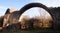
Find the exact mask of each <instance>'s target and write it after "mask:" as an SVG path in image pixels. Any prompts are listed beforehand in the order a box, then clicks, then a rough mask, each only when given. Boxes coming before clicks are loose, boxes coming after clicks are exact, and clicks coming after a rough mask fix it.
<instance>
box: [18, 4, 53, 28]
mask: <svg viewBox="0 0 60 33" xmlns="http://www.w3.org/2000/svg"><path fill="white" fill-rule="evenodd" d="M33 7H40V8H43V9H45V10H46V11H47V12H48V13H49V14H50V15H51V17H52V22H53V20H54V16H53V14H52V12H51V10H50V9H49V8H48V7H46V6H45V5H43V4H41V3H29V4H27V5H25V6H24V7H22V8H21V9H20V10H19V11H20V13H19V14H20V17H21V15H22V14H23V13H24V12H25V11H26V10H28V9H30V8H33ZM52 27H53V23H52Z"/></svg>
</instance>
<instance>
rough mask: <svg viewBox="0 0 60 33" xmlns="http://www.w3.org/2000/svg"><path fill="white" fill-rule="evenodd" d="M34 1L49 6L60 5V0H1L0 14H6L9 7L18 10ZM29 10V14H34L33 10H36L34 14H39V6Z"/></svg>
mask: <svg viewBox="0 0 60 33" xmlns="http://www.w3.org/2000/svg"><path fill="white" fill-rule="evenodd" d="M32 2H38V3H42V4H44V5H46V6H47V7H59V6H60V4H59V3H60V0H0V16H2V15H4V14H5V12H6V9H7V8H15V9H16V10H19V9H21V8H22V7H23V6H24V5H26V4H29V3H32ZM28 11H29V12H30V13H29V15H32V14H33V13H32V12H34V15H38V14H39V13H38V11H39V10H38V8H33V9H31V10H28ZM36 12H37V13H36ZM26 14H27V13H26ZM34 15H32V16H34Z"/></svg>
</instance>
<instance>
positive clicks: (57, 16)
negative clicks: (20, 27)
mask: <svg viewBox="0 0 60 33" xmlns="http://www.w3.org/2000/svg"><path fill="white" fill-rule="evenodd" d="M32 7H40V8H43V9H45V10H46V11H47V12H48V13H49V14H50V15H51V17H52V19H53V24H52V27H53V28H54V29H56V28H57V29H59V28H60V11H57V10H58V9H57V8H56V9H57V10H55V8H49V7H46V6H45V5H43V4H41V3H30V4H27V5H25V6H24V7H22V8H21V9H20V10H19V11H14V12H10V10H9V9H8V10H7V12H6V13H5V15H4V22H3V27H4V26H5V25H6V24H7V23H9V24H10V25H11V24H14V23H18V22H19V21H18V20H19V18H20V16H21V15H22V14H23V13H24V12H25V11H26V10H28V9H30V8H32Z"/></svg>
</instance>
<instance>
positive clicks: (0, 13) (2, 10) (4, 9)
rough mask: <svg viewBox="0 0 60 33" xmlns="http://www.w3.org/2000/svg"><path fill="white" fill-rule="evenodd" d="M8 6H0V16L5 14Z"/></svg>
mask: <svg viewBox="0 0 60 33" xmlns="http://www.w3.org/2000/svg"><path fill="white" fill-rule="evenodd" d="M7 8H8V7H5V6H0V16H2V15H4V13H5V12H6V9H7Z"/></svg>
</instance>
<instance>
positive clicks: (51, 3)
mask: <svg viewBox="0 0 60 33" xmlns="http://www.w3.org/2000/svg"><path fill="white" fill-rule="evenodd" d="M31 2H38V3H42V4H44V5H46V6H47V7H58V6H60V0H31Z"/></svg>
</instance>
